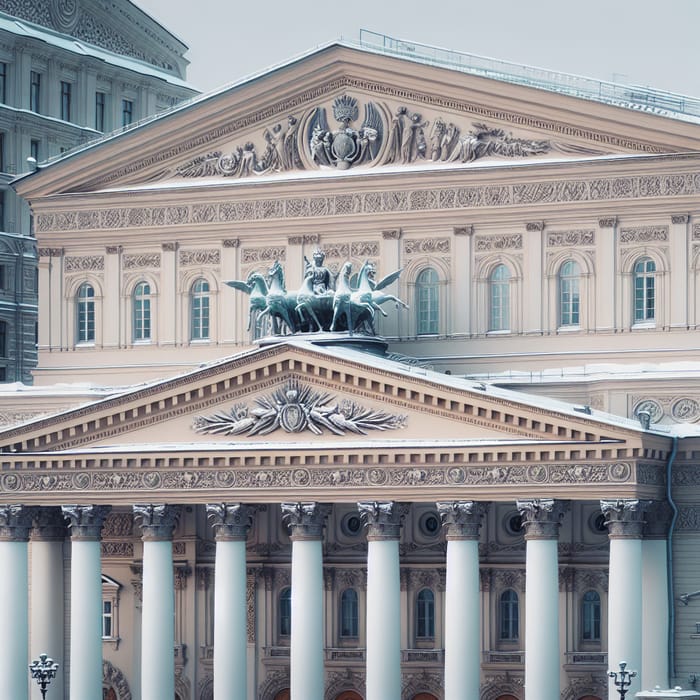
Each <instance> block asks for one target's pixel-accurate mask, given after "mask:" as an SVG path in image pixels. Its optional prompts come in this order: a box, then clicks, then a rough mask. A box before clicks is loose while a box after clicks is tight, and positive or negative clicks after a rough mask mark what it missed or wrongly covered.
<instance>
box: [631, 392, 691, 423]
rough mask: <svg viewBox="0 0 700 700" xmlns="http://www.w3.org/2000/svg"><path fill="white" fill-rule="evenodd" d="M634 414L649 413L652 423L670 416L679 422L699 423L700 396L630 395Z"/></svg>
mask: <svg viewBox="0 0 700 700" xmlns="http://www.w3.org/2000/svg"><path fill="white" fill-rule="evenodd" d="M630 402H631V404H632V415H633V416H639V415H640V413H642V412H646V413H648V414H649V420H650V423H658V422H660V421H661V420H662V419H663V418H664V417H668V418H671V419H673V420H674V421H676V422H677V423H697V422H698V421H699V420H700V397H694V396H678V395H674V394H668V395H664V396H654V397H653V398H650V397H645V396H632V397H630Z"/></svg>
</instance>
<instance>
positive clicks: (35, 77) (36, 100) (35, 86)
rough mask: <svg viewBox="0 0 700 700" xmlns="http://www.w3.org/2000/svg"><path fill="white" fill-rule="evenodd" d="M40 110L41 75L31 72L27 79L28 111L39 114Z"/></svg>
mask: <svg viewBox="0 0 700 700" xmlns="http://www.w3.org/2000/svg"><path fill="white" fill-rule="evenodd" d="M40 108H41V74H40V73H37V72H36V71H34V70H33V71H32V72H31V73H30V77H29V109H30V110H31V111H32V112H39V111H40Z"/></svg>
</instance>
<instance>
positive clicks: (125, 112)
mask: <svg viewBox="0 0 700 700" xmlns="http://www.w3.org/2000/svg"><path fill="white" fill-rule="evenodd" d="M133 120H134V103H133V102H132V101H131V100H122V126H129V124H131V122H132V121H133Z"/></svg>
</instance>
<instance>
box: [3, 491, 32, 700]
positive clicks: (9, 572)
mask: <svg viewBox="0 0 700 700" xmlns="http://www.w3.org/2000/svg"><path fill="white" fill-rule="evenodd" d="M30 526H31V511H30V510H29V509H27V508H24V507H23V506H21V505H3V506H0V572H2V575H1V576H0V630H2V632H0V659H1V660H2V663H0V698H8V700H9V698H12V700H27V699H28V697H29V670H28V666H29V652H28V650H29V599H28V596H27V589H28V587H29V569H28V556H27V549H28V548H27V541H28V540H29V528H30Z"/></svg>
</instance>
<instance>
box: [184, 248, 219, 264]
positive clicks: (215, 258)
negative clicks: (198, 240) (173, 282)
mask: <svg viewBox="0 0 700 700" xmlns="http://www.w3.org/2000/svg"><path fill="white" fill-rule="evenodd" d="M220 262H221V251H220V250H219V249H218V248H209V249H207V248H204V249H202V248H198V249H196V250H180V265H182V266H183V267H187V266H189V265H218V264H219V263H220Z"/></svg>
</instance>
